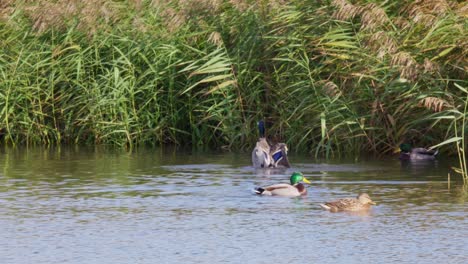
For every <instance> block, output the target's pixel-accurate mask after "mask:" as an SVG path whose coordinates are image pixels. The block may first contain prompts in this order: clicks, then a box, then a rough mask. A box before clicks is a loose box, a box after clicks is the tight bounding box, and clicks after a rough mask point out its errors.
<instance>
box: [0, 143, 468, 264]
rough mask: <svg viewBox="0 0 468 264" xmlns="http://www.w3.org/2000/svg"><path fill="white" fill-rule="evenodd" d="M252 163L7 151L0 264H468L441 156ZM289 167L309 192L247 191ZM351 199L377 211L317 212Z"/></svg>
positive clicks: (152, 154) (284, 176)
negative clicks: (259, 166) (364, 197)
mask: <svg viewBox="0 0 468 264" xmlns="http://www.w3.org/2000/svg"><path fill="white" fill-rule="evenodd" d="M249 156H250V154H249V153H246V154H232V153H202V152H200V153H187V152H174V151H161V150H138V151H136V152H134V153H126V152H122V151H109V150H96V149H60V150H44V149H29V150H26V149H17V150H12V149H6V150H3V151H2V152H1V154H0V263H48V264H50V263H272V262H273V263H300V262H306V263H363V262H368V263H468V242H467V241H468V240H467V237H468V218H467V205H466V198H467V195H464V192H463V191H461V189H460V183H459V182H452V184H451V185H452V186H451V187H450V189H449V188H448V186H447V173H448V167H449V165H450V164H448V163H446V162H437V163H427V164H401V163H400V162H399V161H398V160H397V159H393V158H387V159H384V160H359V161H317V160H314V159H312V158H310V157H307V156H292V157H290V161H291V162H292V164H293V168H291V169H287V170H255V169H253V168H252V167H250V160H249ZM294 170H299V171H302V172H303V173H304V174H305V175H306V176H307V177H308V178H309V179H310V180H311V181H312V184H311V185H310V186H309V187H308V190H309V195H308V196H307V197H303V198H281V197H259V196H256V195H254V194H253V191H252V190H253V188H254V187H255V186H263V185H268V184H273V183H279V182H287V181H288V178H289V175H290V174H291V173H292V172H293V171H294ZM455 177H456V176H452V178H455ZM358 192H367V193H369V195H370V196H371V198H372V199H373V200H375V201H376V202H377V203H378V205H377V206H376V207H374V208H373V209H372V210H371V211H369V212H368V213H362V214H348V213H329V212H326V211H323V210H321V208H320V207H319V206H318V204H319V203H320V202H324V201H328V200H333V199H337V198H343V197H353V196H355V195H356V194H357V193H358Z"/></svg>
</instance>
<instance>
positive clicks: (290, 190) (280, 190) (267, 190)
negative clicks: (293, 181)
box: [257, 183, 301, 196]
mask: <svg viewBox="0 0 468 264" xmlns="http://www.w3.org/2000/svg"><path fill="white" fill-rule="evenodd" d="M259 191H261V192H260V193H259ZM257 193H259V194H263V195H279V196H300V195H301V194H300V193H299V191H298V190H297V188H296V187H294V186H292V185H290V184H286V183H280V184H274V185H270V186H267V187H263V188H257Z"/></svg>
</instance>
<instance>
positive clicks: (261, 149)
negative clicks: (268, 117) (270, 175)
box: [252, 121, 291, 168]
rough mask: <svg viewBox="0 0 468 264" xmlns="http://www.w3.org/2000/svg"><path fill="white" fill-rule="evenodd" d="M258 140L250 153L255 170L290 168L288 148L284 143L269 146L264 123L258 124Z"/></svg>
mask: <svg viewBox="0 0 468 264" xmlns="http://www.w3.org/2000/svg"><path fill="white" fill-rule="evenodd" d="M258 132H259V135H260V137H259V139H258V141H257V143H256V145H255V148H254V149H253V151H252V164H253V166H254V167H255V168H276V167H279V166H284V167H286V168H289V167H291V165H290V164H289V160H288V147H287V145H286V144H285V143H276V144H273V145H270V143H268V141H267V139H266V137H265V123H264V122H263V121H259V122H258Z"/></svg>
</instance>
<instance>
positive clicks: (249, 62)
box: [0, 0, 468, 157]
mask: <svg viewBox="0 0 468 264" xmlns="http://www.w3.org/2000/svg"><path fill="white" fill-rule="evenodd" d="M467 12H468V7H467V4H466V3H465V2H460V3H459V2H457V1H441V0H428V1H403V2H401V1H400V2H399V3H398V4H397V3H396V2H391V1H390V2H389V1H372V2H371V1H362V0H361V1H353V2H351V1H346V0H333V1H318V2H317V3H310V2H307V3H305V2H304V1H281V0H276V1H260V0H257V1H249V0H229V1H228V0H173V1H156V0H153V1H144V0H133V1H125V2H116V1H110V0H85V1H77V0H67V1H45V0H37V1H13V0H6V1H2V3H1V4H0V39H1V41H0V47H1V48H2V53H1V54H0V75H1V81H0V140H1V142H2V144H8V145H18V144H35V145H39V144H45V145H55V144H111V145H116V146H121V147H127V148H132V147H134V146H138V145H165V144H176V145H180V146H193V147H200V148H203V147H209V148H227V149H249V148H251V147H252V146H253V144H254V142H255V141H256V137H257V133H256V122H257V120H259V119H265V120H266V121H267V125H268V128H267V130H268V134H269V136H270V137H271V138H272V139H274V140H284V141H286V142H287V143H288V144H289V145H290V146H291V149H292V150H293V151H301V152H310V153H312V154H313V155H315V156H327V157H331V156H342V155H357V154H361V153H363V152H365V153H379V154H389V153H392V152H393V151H394V149H395V146H398V145H399V143H401V142H403V141H406V142H412V143H413V144H415V145H416V144H417V145H425V146H429V145H435V144H437V143H439V142H443V141H445V140H448V139H450V138H452V137H453V136H454V133H455V132H458V133H459V132H460V131H462V130H461V129H460V127H458V130H456V131H455V127H454V123H453V119H450V118H446V117H447V116H449V115H451V114H453V113H454V112H455V111H458V112H463V107H464V102H465V97H466V94H465V93H464V92H463V91H461V90H460V89H458V88H457V86H456V85H458V86H461V87H467V85H466V84H467V78H466V77H467V74H466V73H467V70H468V65H467V51H468V39H467V37H466V36H467V35H468V34H467V23H466V16H467ZM463 125H464V124H463ZM463 131H464V130H463ZM456 151H457V150H456V149H451V148H446V149H442V152H447V153H449V154H450V153H453V154H456Z"/></svg>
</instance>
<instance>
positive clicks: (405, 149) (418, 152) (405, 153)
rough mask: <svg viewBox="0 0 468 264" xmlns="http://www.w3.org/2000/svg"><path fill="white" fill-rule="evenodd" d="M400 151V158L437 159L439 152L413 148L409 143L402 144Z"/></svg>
mask: <svg viewBox="0 0 468 264" xmlns="http://www.w3.org/2000/svg"><path fill="white" fill-rule="evenodd" d="M400 151H401V152H400V160H435V158H436V155H437V154H438V153H439V151H437V150H429V149H426V148H412V147H411V145H410V144H408V143H403V144H401V145H400Z"/></svg>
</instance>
